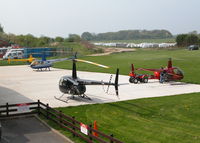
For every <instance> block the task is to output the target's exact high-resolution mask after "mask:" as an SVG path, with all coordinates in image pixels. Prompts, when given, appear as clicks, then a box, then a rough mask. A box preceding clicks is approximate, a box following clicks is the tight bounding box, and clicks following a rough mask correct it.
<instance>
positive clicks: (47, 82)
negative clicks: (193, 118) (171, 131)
mask: <svg viewBox="0 0 200 143" xmlns="http://www.w3.org/2000/svg"><path fill="white" fill-rule="evenodd" d="M77 74H78V77H80V78H82V79H89V80H97V81H101V80H103V81H105V82H108V81H109V79H110V75H111V74H105V73H94V72H82V71H78V72H77ZM127 74H128V73H127ZM65 75H71V70H63V69H56V68H51V71H36V70H32V69H31V68H30V67H28V65H23V66H1V67H0V98H1V99H0V105H4V104H6V103H7V102H8V103H9V104H12V103H14V104H15V103H26V102H35V101H37V100H40V101H41V102H43V103H45V104H47V103H48V104H49V105H50V106H51V107H66V106H77V105H83V104H95V103H108V102H117V101H123V100H131V99H139V98H148V97H160V96H170V95H178V94H184V93H193V92H200V85H197V84H187V83H183V82H170V83H164V84H160V83H159V82H158V80H149V83H138V84H130V83H129V81H128V80H129V76H124V75H120V76H119V84H121V85H120V86H119V98H118V97H117V96H116V95H115V90H114V87H113V86H110V88H109V91H108V93H106V92H107V86H96V85H91V86H86V89H87V91H86V95H87V96H89V97H90V98H91V99H92V100H87V99H82V98H80V97H75V98H74V99H73V100H69V101H68V102H67V103H66V102H62V101H59V100H56V99H55V98H54V96H56V97H59V96H61V95H62V93H61V92H60V90H59V87H58V84H59V80H60V78H61V77H62V76H65ZM114 78H115V75H113V78H112V81H114ZM69 96H70V95H65V96H63V98H62V99H64V100H65V99H67V97H69Z"/></svg>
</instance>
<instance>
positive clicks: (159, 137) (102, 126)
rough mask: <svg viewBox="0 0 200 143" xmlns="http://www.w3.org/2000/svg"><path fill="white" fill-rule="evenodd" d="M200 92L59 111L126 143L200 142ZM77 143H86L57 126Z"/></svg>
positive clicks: (83, 106) (68, 108)
mask: <svg viewBox="0 0 200 143" xmlns="http://www.w3.org/2000/svg"><path fill="white" fill-rule="evenodd" d="M199 102H200V93H193V94H185V95H176V96H167V97H157V98H146V99H137V100H129V101H123V102H117V103H106V104H95V105H82V106H77V107H67V108H59V110H61V111H63V112H64V113H65V114H67V115H71V116H75V117H76V119H77V120H79V121H81V122H83V123H86V124H91V123H93V121H94V120H96V121H97V123H98V126H99V130H101V131H103V132H105V133H106V134H111V133H113V134H114V135H115V137H117V138H118V139H120V140H121V141H123V142H125V143H172V142H173V143H199V141H200V117H199V115H200V110H199V108H200V104H199ZM49 124H50V125H52V126H53V127H55V128H56V129H58V130H60V131H61V132H63V133H64V134H66V135H67V136H68V137H70V138H71V139H73V140H75V142H76V143H79V142H82V141H80V140H79V139H77V138H73V137H72V135H71V134H70V133H68V132H65V131H64V130H61V129H60V128H58V127H57V126H55V125H54V124H53V123H51V122H49Z"/></svg>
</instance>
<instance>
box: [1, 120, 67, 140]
mask: <svg viewBox="0 0 200 143" xmlns="http://www.w3.org/2000/svg"><path fill="white" fill-rule="evenodd" d="M1 124H2V139H1V141H0V142H1V143H70V142H69V141H68V140H67V139H65V138H64V137H63V136H61V135H59V134H57V133H54V132H53V131H52V130H51V129H50V128H48V127H47V126H46V125H44V124H43V123H41V122H40V121H39V120H38V119H37V118H35V117H34V116H33V117H20V118H13V119H6V120H1Z"/></svg>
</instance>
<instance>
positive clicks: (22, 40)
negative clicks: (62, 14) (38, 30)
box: [0, 24, 81, 47]
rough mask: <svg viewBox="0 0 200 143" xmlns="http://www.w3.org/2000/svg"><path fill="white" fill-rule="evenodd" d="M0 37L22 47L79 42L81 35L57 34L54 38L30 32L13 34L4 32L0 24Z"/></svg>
mask: <svg viewBox="0 0 200 143" xmlns="http://www.w3.org/2000/svg"><path fill="white" fill-rule="evenodd" d="M0 39H3V40H5V41H8V42H9V43H10V44H17V45H20V46H22V47H45V46H50V45H52V44H53V43H56V42H59V43H60V42H80V41H81V37H80V36H79V35H76V34H69V36H68V37H67V38H63V37H60V36H57V37H55V38H51V37H47V36H40V37H35V36H33V35H31V34H27V35H15V34H7V33H5V32H4V30H3V27H2V26H1V24H0Z"/></svg>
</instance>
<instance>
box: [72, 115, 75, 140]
mask: <svg viewBox="0 0 200 143" xmlns="http://www.w3.org/2000/svg"><path fill="white" fill-rule="evenodd" d="M72 119H73V121H72V124H73V125H74V126H75V122H74V120H75V117H74V116H72ZM72 129H73V130H74V132H75V128H74V127H73V128H72ZM73 137H75V134H74V133H73Z"/></svg>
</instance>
